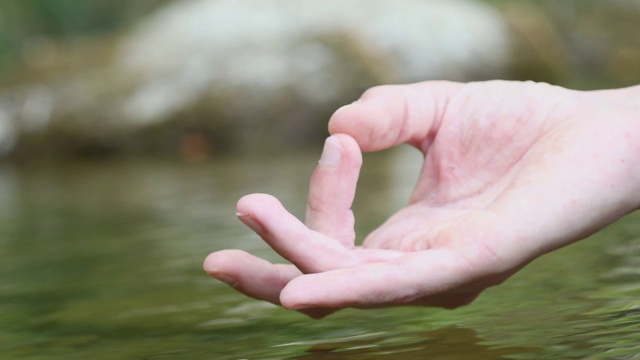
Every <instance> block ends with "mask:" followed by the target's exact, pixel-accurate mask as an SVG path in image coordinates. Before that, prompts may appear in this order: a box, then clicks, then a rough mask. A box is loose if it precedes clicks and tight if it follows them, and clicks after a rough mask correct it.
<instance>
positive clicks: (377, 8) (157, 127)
mask: <svg viewBox="0 0 640 360" xmlns="http://www.w3.org/2000/svg"><path fill="white" fill-rule="evenodd" d="M47 44H48V46H49V47H51V44H50V43H47ZM106 44H108V49H109V51H105V50H101V54H102V55H101V57H100V58H101V59H102V62H97V63H96V61H95V58H96V56H95V55H94V56H93V57H92V56H89V55H87V58H91V59H93V60H91V61H90V64H89V65H87V66H77V65H74V67H73V68H71V69H67V70H66V71H61V72H60V74H61V75H59V76H57V77H56V76H52V77H49V78H48V79H49V80H48V81H46V82H40V83H38V84H32V85H29V84H26V85H22V86H20V87H16V88H13V89H9V92H10V94H9V95H5V96H4V97H3V96H1V95H0V100H2V99H4V100H5V101H9V102H13V105H12V107H13V108H14V109H25V111H18V112H17V113H18V115H19V116H17V117H15V116H14V118H13V119H14V120H13V121H14V125H15V126H14V127H15V128H16V129H18V132H19V133H20V137H21V138H20V140H19V141H18V144H17V150H18V151H20V150H21V148H23V149H22V150H24V148H28V147H30V146H32V147H33V146H35V147H38V146H40V147H41V148H44V149H46V151H50V150H51V149H56V148H58V149H60V148H62V149H64V150H65V151H85V150H90V151H91V150H92V149H93V150H95V149H98V150H126V151H169V152H176V151H180V150H179V149H186V148H188V149H193V146H190V145H189V144H187V145H185V143H184V142H185V141H191V142H193V139H198V141H197V143H198V146H197V147H196V148H197V149H200V150H199V153H203V154H204V153H207V154H208V153H215V151H217V150H220V149H222V150H224V149H227V150H229V149H231V150H233V149H245V148H247V147H252V146H253V145H254V144H261V146H267V147H271V148H287V147H290V146H296V145H301V144H307V143H308V142H309V141H313V140H314V139H321V138H322V137H324V136H325V135H326V122H327V120H328V118H329V116H330V114H331V113H332V112H333V110H335V109H336V108H337V107H339V106H340V105H343V104H344V103H348V102H350V101H353V100H354V99H356V98H357V97H358V96H359V95H360V94H361V93H362V91H364V90H365V89H366V88H369V87H371V86H374V85H378V84H382V83H404V82H414V81H420V80H426V79H450V80H463V81H465V80H477V79H484V78H494V77H499V76H503V75H504V72H505V68H506V64H507V62H508V53H509V46H508V39H507V30H506V27H505V24H504V22H503V20H502V18H501V16H500V15H499V14H498V13H497V12H496V11H494V10H493V8H491V7H488V6H486V5H483V4H481V3H478V2H475V1H471V0H447V1H445V0H406V1H403V2H402V3H401V4H399V3H398V2H392V1H385V0H352V1H348V2H345V1H341V0H323V1H322V2H320V1H314V2H312V1H307V2H301V1H297V0H244V1H233V0H182V1H175V2H172V3H170V4H169V5H167V6H165V7H164V8H161V9H160V10H159V11H157V12H155V13H154V14H152V15H151V16H149V17H148V18H147V19H145V20H143V21H142V22H140V23H139V24H138V25H137V26H135V27H134V28H132V29H130V31H129V32H127V33H125V34H124V35H122V38H121V39H119V40H116V41H115V43H113V45H112V43H111V42H106ZM95 47H96V46H95V45H93V46H92V48H95ZM48 51H50V52H51V51H54V50H51V49H50V48H49V49H48ZM65 53H66V52H65ZM16 119H18V120H17V122H16ZM34 139H35V140H34ZM0 141H2V140H1V139H0ZM7 141H8V140H7ZM12 141H15V140H12ZM43 142H44V143H45V144H47V145H46V146H44V147H43V145H42V143H43ZM204 145H207V146H204ZM189 151H191V152H192V150H189Z"/></svg>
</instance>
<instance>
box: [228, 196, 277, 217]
mask: <svg viewBox="0 0 640 360" xmlns="http://www.w3.org/2000/svg"><path fill="white" fill-rule="evenodd" d="M265 205H281V204H280V201H279V200H278V199H276V198H275V197H274V196H273V195H269V194H261V193H256V194H249V195H245V196H243V197H241V198H240V200H238V202H237V204H236V212H237V213H238V214H248V213H250V212H251V211H252V210H254V209H256V208H258V207H262V206H265Z"/></svg>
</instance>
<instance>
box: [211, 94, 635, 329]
mask: <svg viewBox="0 0 640 360" xmlns="http://www.w3.org/2000/svg"><path fill="white" fill-rule="evenodd" d="M639 92H640V91H639V90H638V88H631V89H626V90H617V91H599V92H577V91H570V90H566V89H562V88H558V87H552V86H549V85H546V84H533V83H517V82H487V83H471V84H457V83H438V82H425V83H419V84H413V85H404V86H385V87H378V88H374V89H372V90H370V91H368V92H366V93H365V94H364V95H363V97H362V98H361V99H360V101H358V102H356V103H354V104H351V105H347V106H345V107H343V108H341V109H339V110H338V111H337V112H336V113H335V114H334V115H333V117H332V119H331V121H330V124H329V130H330V132H331V133H332V134H336V135H334V136H332V137H331V138H330V140H328V141H327V144H326V145H325V149H324V151H323V159H324V161H323V160H321V162H320V164H319V166H318V168H317V169H316V172H315V173H314V175H313V177H312V180H311V183H310V194H309V201H308V208H307V220H306V225H304V224H302V223H301V222H299V221H298V220H297V219H296V218H295V217H293V216H292V215H291V214H289V213H288V212H287V211H286V210H285V209H284V208H283V207H282V206H281V205H280V203H279V202H277V200H275V199H274V198H272V197H270V196H267V195H249V196H247V197H244V198H243V199H241V200H240V201H239V203H238V212H239V214H240V219H241V220H242V221H243V222H245V223H246V224H247V225H249V226H250V227H251V228H253V229H254V230H256V232H257V233H258V234H259V235H260V236H261V237H262V238H263V239H264V240H265V241H266V242H267V243H268V244H269V245H270V246H272V247H273V248H274V249H275V250H276V251H277V252H278V253H280V254H281V255H282V256H283V257H285V258H286V259H288V260H290V261H291V262H292V264H293V265H274V264H270V263H268V262H266V261H265V260H262V259H259V258H256V257H254V256H252V255H249V254H247V253H244V252H241V251H238V250H225V251H221V252H217V253H213V254H211V255H210V256H209V257H208V258H207V260H206V261H205V264H204V267H205V269H206V270H207V271H208V272H209V273H210V274H211V275H212V276H214V277H217V278H219V279H221V280H223V281H226V282H229V283H231V284H232V285H234V286H235V287H236V289H238V290H239V291H241V292H243V293H245V294H247V295H249V296H252V297H255V298H259V299H264V300H267V301H271V302H273V303H276V304H280V305H283V306H284V307H286V308H290V309H301V311H303V312H305V313H307V314H308V315H310V316H314V317H321V316H324V315H326V314H328V313H330V312H331V311H332V309H339V308H342V307H361V308H369V307H383V306H393V305H405V304H412V305H425V306H440V307H446V308H455V307H457V306H461V305H465V304H467V303H469V302H471V301H472V300H473V299H475V298H476V297H477V296H478V295H479V294H480V293H481V292H482V291H483V290H484V289H486V288H487V287H489V286H493V285H496V284H499V283H501V282H502V281H504V280H505V279H507V278H508V277H509V276H511V275H512V274H513V273H515V272H516V271H517V270H519V269H520V268H522V267H523V266H525V265H526V264H527V263H528V262H530V261H531V260H533V259H535V258H536V257H538V256H540V255H542V254H544V253H546V252H548V251H551V250H554V249H557V248H559V247H562V246H564V245H567V244H569V243H571V242H573V241H576V240H579V239H581V238H584V237H586V236H588V235H590V234H592V233H593V232H595V231H597V230H599V229H601V228H602V227H604V226H606V225H608V224H610V223H611V222H613V221H615V220H616V219H618V218H619V217H620V216H622V215H624V214H626V213H628V212H630V211H633V210H634V209H636V208H638V206H639V204H640V198H639V197H640V196H639V195H638V194H640V189H639V187H640V171H639V168H640V159H639V157H640V131H639V129H640V124H639V123H640V116H639V114H640V109H639V108H638V100H637V99H638V98H640V94H639ZM344 134H347V135H350V136H352V137H353V138H354V139H355V141H356V142H357V144H356V143H354V142H353V139H351V137H349V136H347V135H344ZM401 143H408V144H411V145H413V146H415V147H416V148H418V149H420V150H421V151H422V152H423V154H424V155H425V160H424V164H423V169H422V173H421V176H420V178H419V180H418V184H417V186H416V189H415V190H414V192H413V194H412V196H411V198H410V200H409V204H408V205H407V207H405V208H403V209H401V210H400V211H398V212H397V213H396V214H394V215H393V216H391V217H390V218H389V220H388V221H386V222H385V223H384V224H383V225H382V226H380V228H378V229H377V230H376V231H374V232H373V233H371V234H369V236H367V238H366V239H365V240H364V242H363V245H362V246H361V247H355V246H354V243H353V241H354V238H355V236H354V233H353V214H352V213H351V211H350V205H351V202H352V200H353V194H354V193H355V182H356V180H357V173H358V169H359V166H360V161H361V158H360V152H359V149H358V146H357V145H359V147H360V148H361V149H362V150H363V151H377V150H381V149H385V148H389V147H393V146H396V145H398V144H401Z"/></svg>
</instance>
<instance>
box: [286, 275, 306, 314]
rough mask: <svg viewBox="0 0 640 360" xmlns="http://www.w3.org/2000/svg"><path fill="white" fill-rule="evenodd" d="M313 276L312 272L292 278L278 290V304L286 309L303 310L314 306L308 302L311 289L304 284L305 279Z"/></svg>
mask: <svg viewBox="0 0 640 360" xmlns="http://www.w3.org/2000/svg"><path fill="white" fill-rule="evenodd" d="M309 277H313V274H309V275H302V276H299V277H297V278H295V279H292V280H291V281H290V282H289V283H288V284H287V285H286V286H285V287H284V288H283V289H282V291H281V292H280V305H281V306H282V307H283V308H285V309H288V310H303V309H307V308H313V307H315V306H314V305H313V304H312V303H311V302H310V295H312V292H311V293H310V292H309V291H305V290H312V289H309V288H308V287H307V286H305V283H306V279H308V278H309Z"/></svg>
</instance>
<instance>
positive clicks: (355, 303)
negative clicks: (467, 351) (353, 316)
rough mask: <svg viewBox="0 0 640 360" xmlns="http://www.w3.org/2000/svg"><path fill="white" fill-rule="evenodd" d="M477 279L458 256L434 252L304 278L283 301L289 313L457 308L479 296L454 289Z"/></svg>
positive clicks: (286, 290) (287, 290)
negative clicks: (409, 306)
mask: <svg viewBox="0 0 640 360" xmlns="http://www.w3.org/2000/svg"><path fill="white" fill-rule="evenodd" d="M475 276H476V274H475V273H474V271H473V269H469V268H468V267H467V266H466V264H465V262H464V260H462V259H460V258H459V257H458V256H456V255H455V253H454V252H451V251H447V250H429V251H423V252H415V253H409V254H407V255H405V256H402V257H400V258H397V259H395V260H391V261H387V262H379V263H369V264H364V265H361V266H357V267H353V268H349V269H338V270H334V271H328V272H324V273H318V274H309V275H302V276H300V277H297V278H295V279H293V280H292V281H291V282H289V284H287V286H285V288H284V289H283V290H282V292H281V294H280V302H281V304H282V306H284V307H285V308H288V309H304V308H313V307H327V308H342V307H357V308H375V307H387V306H394V305H407V304H413V305H423V306H439V307H447V308H453V307H457V306H461V305H464V304H466V303H468V302H470V301H472V300H473V299H474V298H475V297H476V296H477V294H478V293H479V292H480V290H478V289H469V290H468V291H466V292H456V291H455V289H457V288H464V287H461V285H463V284H465V283H467V282H473V280H474V277H475ZM443 294H447V295H443Z"/></svg>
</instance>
